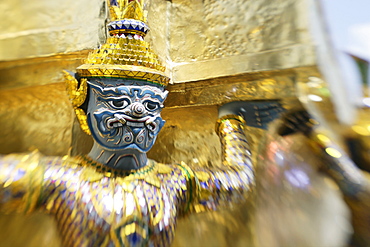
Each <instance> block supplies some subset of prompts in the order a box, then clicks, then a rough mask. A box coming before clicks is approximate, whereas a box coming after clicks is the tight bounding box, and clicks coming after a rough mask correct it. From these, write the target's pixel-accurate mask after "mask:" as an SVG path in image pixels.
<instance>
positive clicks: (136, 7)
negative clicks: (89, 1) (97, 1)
mask: <svg viewBox="0 0 370 247" xmlns="http://www.w3.org/2000/svg"><path fill="white" fill-rule="evenodd" d="M142 1H143V0H133V1H128V0H117V1H116V2H117V5H112V4H111V1H108V6H109V13H110V18H111V21H117V20H123V19H134V20H139V21H142V22H146V18H145V15H144V10H143V3H142Z"/></svg>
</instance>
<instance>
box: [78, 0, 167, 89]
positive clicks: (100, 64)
mask: <svg viewBox="0 0 370 247" xmlns="http://www.w3.org/2000/svg"><path fill="white" fill-rule="evenodd" d="M108 6H109V10H110V16H111V22H110V23H109V24H108V29H109V33H110V35H111V37H109V38H108V39H107V42H106V43H105V44H103V45H101V46H100V47H99V48H98V49H96V50H94V51H93V52H92V53H90V54H89V56H88V58H87V59H86V61H85V64H83V65H81V66H80V67H78V68H77V73H78V75H79V76H80V77H83V78H89V77H110V78H130V79H138V80H145V81H148V82H150V83H153V84H157V85H160V86H164V87H165V86H167V85H168V82H169V80H170V79H169V78H168V77H167V76H166V75H165V74H164V71H165V67H164V66H163V65H162V63H161V62H160V61H159V59H158V56H157V55H156V54H155V53H154V52H153V51H152V49H151V48H150V45H149V43H147V42H145V41H144V37H145V35H146V33H147V32H148V31H149V27H148V26H147V25H146V23H145V19H146V18H145V15H144V10H143V1H142V0H109V1H108Z"/></svg>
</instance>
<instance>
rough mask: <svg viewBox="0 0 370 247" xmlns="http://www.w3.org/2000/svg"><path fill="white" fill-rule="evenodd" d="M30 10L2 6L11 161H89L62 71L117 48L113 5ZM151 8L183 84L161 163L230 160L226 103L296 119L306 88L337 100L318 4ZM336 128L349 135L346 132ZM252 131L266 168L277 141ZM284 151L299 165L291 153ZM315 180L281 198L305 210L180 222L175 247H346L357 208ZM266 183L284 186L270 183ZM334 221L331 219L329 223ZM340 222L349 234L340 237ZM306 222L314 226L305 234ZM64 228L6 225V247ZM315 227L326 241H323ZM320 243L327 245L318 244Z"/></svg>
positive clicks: (293, 0)
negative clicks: (268, 144)
mask: <svg viewBox="0 0 370 247" xmlns="http://www.w3.org/2000/svg"><path fill="white" fill-rule="evenodd" d="M18 5H19V3H18V2H15V1H10V0H5V1H2V2H1V3H0V9H3V18H2V20H1V23H2V27H3V28H2V29H1V30H0V72H1V77H0V127H1V131H0V140H1V141H0V153H2V154H8V153H18V152H29V151H32V150H34V149H38V150H39V151H40V152H41V153H43V154H45V155H53V156H63V155H66V154H71V155H80V154H86V153H87V152H88V151H89V149H90V148H91V146H92V140H91V138H90V137H89V136H88V135H86V134H85V133H84V132H83V131H82V130H81V129H80V127H79V124H78V121H77V119H76V118H75V115H74V111H73V109H72V107H71V105H70V102H69V100H68V97H67V94H66V91H65V84H64V79H63V73H62V71H63V70H71V71H74V70H75V69H76V68H77V67H78V66H80V65H81V64H83V62H84V60H85V59H86V58H87V57H88V54H89V53H90V52H91V51H92V50H93V48H96V47H97V46H98V45H100V44H103V43H104V42H105V40H106V38H107V33H108V30H106V28H105V24H106V21H107V16H108V12H109V11H108V10H107V7H106V3H105V1H102V0H92V1H91V0H90V1H88V0H79V1H73V0H56V1H46V0H38V1H29V2H25V3H22V8H19V6H18ZM144 8H145V11H146V13H147V22H148V25H149V26H150V27H151V31H150V32H149V33H148V35H147V37H146V41H148V42H149V43H150V44H151V47H152V49H153V50H154V51H155V52H156V53H157V54H158V55H159V58H160V59H161V60H162V61H165V65H166V67H167V69H166V71H164V72H163V73H164V74H166V75H168V76H169V77H170V78H171V81H170V85H169V86H168V87H167V89H168V90H169V95H168V99H167V101H166V102H165V109H164V110H163V112H162V116H163V119H165V120H166V121H167V122H166V125H165V126H164V128H163V130H162V132H161V133H160V134H159V136H158V139H157V143H156V144H155V146H154V147H153V149H152V150H151V151H150V152H149V153H148V157H149V158H151V159H153V160H156V161H158V162H161V163H175V162H180V161H184V162H185V163H187V164H190V165H192V166H211V165H213V164H215V163H217V161H219V160H220V159H221V149H220V143H219V140H218V137H217V135H216V133H215V132H214V123H215V120H216V119H217V110H218V107H219V106H220V105H223V104H225V103H228V102H232V101H240V100H243V101H262V100H264V101H269V100H271V101H278V102H280V103H281V105H282V106H283V107H284V108H285V109H287V110H289V109H292V108H294V107H295V106H297V105H298V104H300V103H299V99H298V98H299V96H300V91H299V90H303V89H307V88H305V87H306V86H307V84H308V83H312V82H318V81H319V82H322V83H323V84H324V86H323V87H324V90H321V91H320V93H323V91H325V90H328V88H327V85H326V82H325V79H324V76H323V75H322V73H321V72H320V71H321V70H320V69H322V68H320V66H319V64H322V63H325V62H326V61H327V60H325V58H322V57H321V56H320V55H319V54H318V50H317V49H316V48H317V42H321V41H320V40H319V39H318V38H317V37H316V36H315V34H317V32H321V31H322V30H321V31H320V30H319V31H317V30H316V33H315V32H312V29H311V26H312V25H316V26H318V27H319V29H320V27H322V26H324V24H323V22H321V21H322V19H320V18H321V12H320V8H319V5H318V3H317V2H316V1H314V0H278V1H266V0H256V1H243V0H229V1H217V0H190V1H189V0H150V1H148V2H147V3H146V5H145V6H144ZM312 16H316V17H318V18H317V19H316V20H317V23H316V22H315V23H312ZM329 67H330V66H329ZM297 85H300V87H297ZM307 90H308V91H309V90H315V88H314V89H312V88H308V89H307ZM310 92H311V91H310ZM326 96H327V98H325V97H324V96H323V102H321V103H322V104H325V107H321V108H323V109H325V110H324V111H325V112H324V115H325V116H326V119H328V121H329V122H330V121H332V122H334V121H335V120H337V117H336V116H334V113H333V112H334V110H333V103H332V102H331V101H330V99H329V98H330V97H329V96H328V95H326ZM362 114H363V113H362ZM333 119H334V120H333ZM361 121H362V120H361ZM333 126H334V127H333V128H334V129H336V130H337V129H340V128H341V126H339V124H338V123H334V124H333ZM356 126H360V124H359V125H356ZM361 126H362V125H361ZM359 128H361V127H359ZM359 128H357V129H359ZM365 131H367V130H365ZM246 132H247V133H248V138H249V142H250V144H251V149H252V158H253V160H254V163H255V164H257V165H258V164H259V163H260V162H261V161H260V160H261V155H264V154H265V153H268V151H266V150H265V147H261V144H263V143H264V142H262V140H264V139H267V140H270V141H271V138H272V137H271V135H270V134H269V132H268V131H266V130H263V129H260V128H255V127H246ZM366 135H367V134H366ZM269 138H270V139H269ZM293 142H294V140H291V141H290V142H289V141H288V142H287V145H288V146H289V145H290V146H289V148H290V149H291V150H292V152H293V151H294V152H296V153H299V152H302V153H304V154H303V155H302V157H303V158H302V157H301V158H302V159H304V160H306V159H307V162H308V163H316V162H317V161H316V160H315V159H314V158H313V157H310V155H309V152H310V151H307V150H306V149H305V148H306V147H305V146H304V145H303V144H304V140H302V143H303V144H302V143H300V144H299V145H298V144H297V145H294V143H293ZM339 142H340V141H339ZM272 148H274V147H272ZM282 153H283V154H282V155H286V156H285V157H288V154H287V151H286V150H283V152H282ZM271 172H272V173H273V171H271ZM308 173H309V174H311V175H312V184H313V185H314V186H312V188H311V190H310V191H309V193H307V194H300V195H299V197H297V200H296V201H294V200H293V201H291V200H292V198H294V197H295V196H297V194H295V193H296V192H295V191H293V190H292V191H293V192H292V191H289V188H288V189H287V190H286V191H283V192H282V193H281V195H282V198H279V200H282V201H284V198H285V199H287V200H286V202H287V203H288V204H289V203H291V204H289V205H290V206H291V205H293V206H292V208H291V211H289V209H287V208H284V207H282V206H281V205H274V204H271V207H268V206H266V207H264V206H261V207H259V209H257V212H259V213H257V214H256V215H254V214H252V213H251V212H254V211H253V210H255V208H256V202H255V201H254V200H251V201H250V202H249V204H248V205H242V206H240V207H237V206H235V208H233V210H232V211H219V212H208V213H203V214H199V215H192V216H190V217H188V218H185V219H182V220H181V221H179V226H178V229H177V230H176V237H175V240H174V242H173V246H176V247H182V246H315V245H316V244H318V243H320V244H323V246H333V244H336V245H335V246H341V245H343V246H345V243H347V241H348V239H349V237H348V236H349V235H350V232H351V229H350V228H351V226H350V224H349V223H348V221H349V220H348V218H349V209H348V208H347V207H346V205H345V203H344V202H343V200H342V199H341V195H340V193H339V190H338V188H337V185H336V184H334V183H333V181H331V180H330V179H329V178H327V177H324V176H322V175H321V174H320V175H318V174H316V171H313V170H312V171H311V170H310V171H309V172H308ZM298 174H300V173H298ZM294 176H297V175H294ZM298 176H299V175H298ZM262 177H263V179H266V180H269V179H271V180H269V181H272V180H273V175H271V177H269V175H268V174H267V173H266V174H264V176H262ZM298 180H299V179H298ZM300 181H301V180H300ZM260 183H261V184H263V183H264V182H263V181H260ZM288 187H289V186H288ZM317 188H322V189H321V190H320V189H317ZM260 192H261V194H260V195H256V196H260V198H262V199H260V200H262V201H263V200H265V201H266V202H269V201H270V202H271V201H272V200H271V199H269V198H268V197H269V195H270V194H269V193H271V194H273V193H275V192H276V193H280V192H281V191H278V190H277V191H274V192H266V190H265V191H264V190H260ZM266 197H267V199H266ZM304 202H307V204H305V203H304ZM257 204H258V203H257ZM283 204H284V203H283ZM317 204H319V205H320V206H319V207H317ZM257 207H258V206H257ZM298 209H299V210H298ZM273 210H276V211H273ZM330 210H332V211H333V213H332V214H330V213H328V211H330ZM274 212H276V214H277V216H276V218H275V219H276V220H278V221H284V220H286V221H287V224H289V223H291V227H290V228H289V229H296V231H295V232H285V231H284V230H281V232H280V231H279V232H277V233H276V232H275V233H273V234H272V233H271V231H272V230H271V229H273V228H271V229H270V228H269V226H267V225H268V223H270V224H271V223H272V222H267V223H266V222H264V220H265V218H264V217H267V216H266V215H270V214H271V215H274V214H275V213H274ZM302 212H303V213H302ZM312 212H314V214H313V215H312V221H309V220H307V217H309V215H308V213H312ZM323 215H325V216H327V219H326V220H321V218H320V217H321V216H323ZM273 217H275V215H274V216H273ZM334 220H337V221H338V222H339V223H338V224H337V225H340V227H338V229H333V230H330V229H331V227H332V226H333V225H335V224H334V223H333V221H334ZM308 221H309V222H308ZM253 222H257V224H254V223H253ZM300 222H306V223H307V222H308V223H307V225H305V226H300V225H299V223H300ZM280 224H281V222H280ZM54 225H55V222H53V220H52V219H50V218H49V217H48V216H47V215H43V214H41V213H36V214H33V215H29V216H22V215H13V214H12V215H2V216H1V218H0V239H2V240H0V246H61V245H60V239H59V236H58V234H57V232H56V230H55V229H54V227H55V226H54ZM194 226H196V227H194ZM306 226H309V227H311V228H310V229H309V230H307V228H306ZM318 226H320V227H318ZM346 227H348V228H346ZM339 228H340V229H339ZM342 228H343V229H342ZM20 229H22V230H20ZM311 229H320V230H322V232H323V234H322V235H320V236H316V235H315V234H316V232H315V231H314V230H311ZM328 229H329V230H328ZM20 231H21V232H22V233H20ZM290 234H292V235H290ZM326 234H327V235H330V237H328V236H327V235H326ZM289 235H290V236H289ZM292 236H293V237H292ZM313 236H316V237H317V239H315V240H312V237H313ZM273 243H274V244H273ZM271 244H273V245H271ZM295 244H297V245H295Z"/></svg>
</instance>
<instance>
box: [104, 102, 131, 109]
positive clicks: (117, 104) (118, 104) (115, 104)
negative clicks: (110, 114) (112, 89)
mask: <svg viewBox="0 0 370 247" xmlns="http://www.w3.org/2000/svg"><path fill="white" fill-rule="evenodd" d="M108 103H109V104H110V105H111V106H112V107H113V108H117V109H123V108H125V107H126V106H128V104H129V103H128V102H127V100H111V101H109V102H108Z"/></svg>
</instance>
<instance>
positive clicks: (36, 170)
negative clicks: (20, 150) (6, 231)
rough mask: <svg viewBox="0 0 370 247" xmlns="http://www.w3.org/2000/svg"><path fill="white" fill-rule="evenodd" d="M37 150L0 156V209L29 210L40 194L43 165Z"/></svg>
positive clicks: (10, 210) (9, 210)
mask: <svg viewBox="0 0 370 247" xmlns="http://www.w3.org/2000/svg"><path fill="white" fill-rule="evenodd" d="M39 161H40V155H39V154H38V153H37V152H33V153H30V154H26V155H25V154H11V155H5V156H0V211H2V212H12V211H17V212H31V211H33V210H34V209H35V208H36V207H37V204H38V201H39V199H40V196H41V190H42V183H43V176H44V167H43V166H42V165H41V164H40V162H39Z"/></svg>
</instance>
